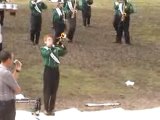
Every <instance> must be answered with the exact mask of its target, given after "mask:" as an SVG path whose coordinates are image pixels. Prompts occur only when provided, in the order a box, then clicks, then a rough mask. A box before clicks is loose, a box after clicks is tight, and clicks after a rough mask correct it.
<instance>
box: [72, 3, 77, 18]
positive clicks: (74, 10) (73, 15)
mask: <svg viewBox="0 0 160 120" xmlns="http://www.w3.org/2000/svg"><path fill="white" fill-rule="evenodd" d="M76 7H77V0H75V3H74V7H73V11H72V16H71V18H74V17H75V15H76Z"/></svg>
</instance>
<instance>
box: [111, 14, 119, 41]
mask: <svg viewBox="0 0 160 120" xmlns="http://www.w3.org/2000/svg"><path fill="white" fill-rule="evenodd" d="M120 22H121V16H119V15H115V16H114V19H113V27H114V29H115V31H116V41H115V42H116V43H118V42H119V41H118V26H119V23H120Z"/></svg>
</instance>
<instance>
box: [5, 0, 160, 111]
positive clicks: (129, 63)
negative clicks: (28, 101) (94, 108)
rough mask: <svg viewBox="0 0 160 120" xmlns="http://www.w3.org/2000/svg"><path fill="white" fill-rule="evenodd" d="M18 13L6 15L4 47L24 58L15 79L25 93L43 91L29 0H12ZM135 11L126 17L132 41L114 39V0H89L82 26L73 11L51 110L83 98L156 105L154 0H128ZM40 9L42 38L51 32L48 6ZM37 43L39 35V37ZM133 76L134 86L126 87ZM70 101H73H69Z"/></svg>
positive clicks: (158, 62)
mask: <svg viewBox="0 0 160 120" xmlns="http://www.w3.org/2000/svg"><path fill="white" fill-rule="evenodd" d="M16 2H17V3H18V4H19V10H18V11H17V16H16V17H13V16H10V15H9V13H8V12H6V15H5V25H4V28H3V35H4V46H6V48H5V49H7V50H11V51H13V52H14V53H15V54H16V57H17V58H18V59H20V60H21V61H22V62H23V71H22V73H21V76H20V80H19V83H20V85H21V87H22V89H23V93H24V94H25V95H26V96H29V97H31V98H34V97H36V96H42V84H43V83H42V74H43V64H42V60H41V56H40V52H39V50H38V49H37V48H36V47H34V46H32V45H31V44H30V41H29V26H30V22H29V19H30V10H29V8H28V1H27V2H26V1H24V0H17V1H16ZM132 3H133V4H134V5H135V8H136V13H135V14H133V15H132V17H131V25H130V32H131V43H132V44H133V45H132V46H127V45H117V44H114V43H113V42H114V40H115V31H114V29H113V26H112V20H113V13H114V11H113V1H111V0H94V5H93V7H92V8H93V12H92V21H91V27H89V28H83V26H82V19H81V13H80V11H79V12H78V17H77V29H76V33H75V39H74V43H73V44H68V45H67V48H68V54H67V55H66V56H65V57H63V58H62V59H61V65H60V71H61V81H60V86H59V91H58V95H57V106H56V109H63V108H66V107H71V106H76V107H79V108H82V109H87V108H85V107H84V106H83V105H84V103H85V102H91V101H92V102H107V101H119V102H121V106H122V107H124V108H128V109H141V108H148V107H156V106H159V104H160V103H159V100H160V94H159V91H160V87H159V86H160V81H159V77H160V57H159V55H160V47H159V45H160V41H159V39H160V34H159V31H160V27H159V25H160V21H159V17H160V15H159V12H158V11H159V10H160V5H159V3H160V2H159V1H158V0H152V1H149V0H148V1H147V0H146V1H145V0H132ZM47 4H48V5H49V8H48V10H47V11H44V12H43V25H42V32H41V39H42V38H43V36H44V35H45V34H47V33H52V29H51V15H52V13H51V11H52V6H53V5H51V4H50V3H47ZM40 46H42V40H41V42H40ZM127 80H133V81H134V82H135V87H134V88H128V87H126V86H125V81H127ZM73 101H74V102H73Z"/></svg>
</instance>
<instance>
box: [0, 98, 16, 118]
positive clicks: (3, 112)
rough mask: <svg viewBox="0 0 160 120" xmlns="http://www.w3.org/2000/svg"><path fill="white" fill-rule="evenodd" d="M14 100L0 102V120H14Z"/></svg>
mask: <svg viewBox="0 0 160 120" xmlns="http://www.w3.org/2000/svg"><path fill="white" fill-rule="evenodd" d="M15 115H16V109H15V100H9V101H0V120H15Z"/></svg>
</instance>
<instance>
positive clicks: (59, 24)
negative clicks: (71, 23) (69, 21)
mask: <svg viewBox="0 0 160 120" xmlns="http://www.w3.org/2000/svg"><path fill="white" fill-rule="evenodd" d="M63 4H64V1H63V0H58V2H57V7H56V9H53V17H52V23H53V29H54V30H55V34H54V39H56V38H58V37H60V36H61V34H62V33H63V32H64V30H65V13H64V10H63Z"/></svg>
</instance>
